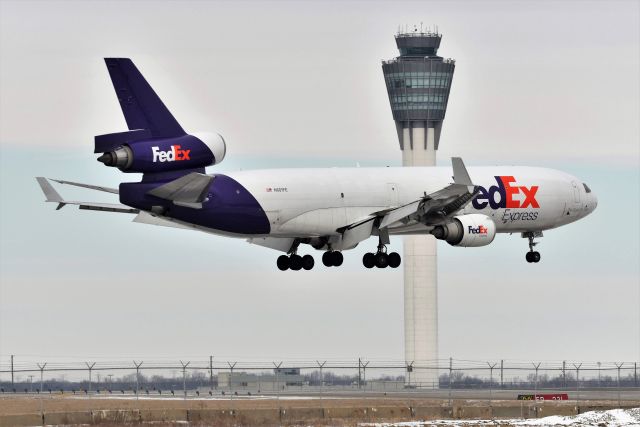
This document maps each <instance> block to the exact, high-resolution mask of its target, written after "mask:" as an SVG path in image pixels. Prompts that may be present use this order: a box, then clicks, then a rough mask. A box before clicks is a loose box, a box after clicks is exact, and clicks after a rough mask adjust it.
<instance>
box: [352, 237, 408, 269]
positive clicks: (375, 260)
mask: <svg viewBox="0 0 640 427" xmlns="http://www.w3.org/2000/svg"><path fill="white" fill-rule="evenodd" d="M401 262H402V258H400V254H398V253H397V252H391V253H390V254H388V253H387V247H386V246H385V245H384V244H383V243H382V241H381V240H380V241H379V242H378V251H377V252H376V253H375V254H374V253H371V252H367V253H366V254H364V256H363V257H362V265H364V266H365V267H366V268H373V267H378V268H386V267H391V268H398V267H399V266H400V263H401Z"/></svg>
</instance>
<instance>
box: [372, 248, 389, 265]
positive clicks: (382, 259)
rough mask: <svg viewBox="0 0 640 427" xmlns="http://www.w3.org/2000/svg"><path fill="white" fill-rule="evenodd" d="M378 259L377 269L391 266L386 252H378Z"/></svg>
mask: <svg viewBox="0 0 640 427" xmlns="http://www.w3.org/2000/svg"><path fill="white" fill-rule="evenodd" d="M375 258H376V267H378V268H386V267H387V265H389V257H388V256H387V254H385V253H384V252H378V253H377V254H376V255H375Z"/></svg>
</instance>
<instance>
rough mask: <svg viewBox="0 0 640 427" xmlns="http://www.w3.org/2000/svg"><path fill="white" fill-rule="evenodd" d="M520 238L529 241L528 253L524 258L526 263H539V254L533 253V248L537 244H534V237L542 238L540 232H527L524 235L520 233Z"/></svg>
mask: <svg viewBox="0 0 640 427" xmlns="http://www.w3.org/2000/svg"><path fill="white" fill-rule="evenodd" d="M522 237H525V238H527V239H529V252H527V254H526V256H525V259H526V260H527V262H529V263H532V262H533V263H537V262H540V252H538V251H534V250H533V248H534V247H535V246H536V245H537V244H538V243H537V242H534V239H535V238H536V237H542V232H539V231H538V232H534V231H527V232H526V233H522Z"/></svg>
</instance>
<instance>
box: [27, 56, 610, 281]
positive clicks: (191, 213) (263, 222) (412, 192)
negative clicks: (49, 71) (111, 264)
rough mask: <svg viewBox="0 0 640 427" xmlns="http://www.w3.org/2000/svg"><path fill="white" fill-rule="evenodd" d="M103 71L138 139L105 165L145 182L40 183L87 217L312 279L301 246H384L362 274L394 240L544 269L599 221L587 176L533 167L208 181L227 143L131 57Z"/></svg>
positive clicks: (396, 259)
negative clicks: (105, 215) (568, 234)
mask: <svg viewBox="0 0 640 427" xmlns="http://www.w3.org/2000/svg"><path fill="white" fill-rule="evenodd" d="M105 61H106V64H107V67H108V70H109V73H110V76H111V80H112V82H113V85H114V89H115V90H116V93H117V95H118V99H119V101H120V105H121V108H122V111H123V113H124V116H125V119H126V121H127V124H128V127H129V131H128V132H121V133H115V134H108V135H99V136H96V139H95V152H96V153H103V154H102V155H101V156H100V157H99V158H98V160H99V161H100V162H102V163H104V164H105V165H107V166H115V167H118V168H119V169H120V170H121V171H123V172H138V173H143V176H142V181H141V182H128V183H122V184H120V187H119V189H112V188H105V187H100V186H95V185H89V184H80V183H74V182H69V181H61V180H55V181H56V182H58V183H61V184H70V185H75V186H80V187H84V188H89V189H93V190H98V191H106V192H110V193H115V194H119V197H120V202H121V203H122V204H114V205H110V204H104V203H91V202H75V201H66V200H64V199H63V198H62V197H61V196H60V195H59V194H58V193H57V192H56V191H55V190H54V189H53V187H52V186H51V184H50V183H49V181H48V180H47V179H45V178H42V177H39V178H37V180H38V182H39V184H40V186H41V187H42V190H43V191H44V193H45V195H46V197H47V201H48V202H56V203H58V209H59V208H61V207H62V206H64V205H67V204H69V205H78V206H79V207H80V209H89V210H102V211H112V212H124V213H135V214H137V216H136V217H135V219H134V221H136V222H142V223H148V224H154V225H163V226H171V227H178V228H186V229H193V230H199V231H205V232H209V233H213V234H220V235H224V236H229V237H240V238H244V239H247V240H248V241H249V242H251V243H254V244H258V245H262V246H265V247H269V248H272V249H276V250H279V251H282V252H284V253H286V254H287V255H281V256H280V257H278V259H277V266H278V268H279V269H280V270H287V269H291V270H300V269H305V270H310V269H312V268H313V266H314V259H313V257H312V256H311V255H305V256H299V255H298V254H297V252H298V248H299V246H300V245H301V244H309V245H311V246H312V247H314V248H315V249H318V250H323V251H325V252H324V254H323V256H322V261H323V264H324V265H325V266H327V267H330V266H340V265H341V264H342V261H343V255H342V251H345V250H348V249H352V248H354V247H355V246H356V245H358V244H359V243H361V242H363V241H365V240H367V239H368V238H369V237H371V236H377V238H378V244H377V250H376V251H375V252H369V253H367V254H365V255H364V257H363V259H362V262H363V264H364V266H365V267H367V268H372V267H378V268H385V267H387V266H390V267H392V268H396V267H398V266H399V265H400V263H401V259H400V255H399V254H398V253H396V252H391V253H388V252H387V248H386V246H387V245H389V243H390V241H389V236H390V235H411V234H421V235H433V236H434V237H435V238H436V239H440V240H445V241H446V242H447V243H449V244H450V245H453V246H459V247H477V246H485V245H488V244H490V243H491V242H492V241H493V239H494V237H495V235H496V233H521V235H522V237H525V238H527V239H528V240H529V251H528V252H527V254H526V260H527V261H528V262H530V263H531V262H533V263H537V262H538V261H540V253H539V252H537V251H534V246H535V245H536V242H535V240H534V239H535V238H538V237H541V236H542V232H543V231H544V230H549V229H552V228H556V227H559V226H562V225H565V224H569V223H571V222H574V221H577V220H578V219H581V218H583V217H585V216H586V215H588V214H589V213H591V212H593V210H594V209H595V207H596V205H597V199H596V197H595V195H594V194H593V193H592V192H591V190H590V189H589V187H588V186H587V185H586V184H584V183H582V182H581V181H580V180H579V179H578V178H576V177H574V176H571V175H569V174H566V173H564V172H559V171H556V170H552V169H543V168H532V167H475V168H469V170H467V169H466V168H465V165H464V163H463V162H462V160H461V159H460V158H457V157H454V158H453V159H452V167H385V168H330V169H329V168H326V169H320V168H318V169H267V170H254V171H242V172H235V173H230V174H226V175H223V174H213V175H206V174H205V173H204V172H205V170H204V168H205V167H206V166H209V165H213V164H217V163H220V162H221V161H222V160H223V159H224V156H225V153H226V145H225V141H224V139H222V137H220V136H219V135H213V136H212V135H209V136H194V135H189V134H187V133H186V132H185V131H184V130H183V129H182V127H181V126H180V125H179V124H178V122H177V121H176V120H175V118H174V117H173V116H172V115H171V113H170V112H169V110H168V109H167V108H166V107H165V106H164V104H163V103H162V101H161V100H160V98H159V97H158V96H157V95H156V93H155V92H154V91H153V89H152V88H151V86H149V84H148V83H147V82H146V80H145V79H144V77H142V75H141V74H140V72H139V71H138V70H137V68H136V67H135V65H133V62H131V60H129V59H123V58H107V59H106V60H105Z"/></svg>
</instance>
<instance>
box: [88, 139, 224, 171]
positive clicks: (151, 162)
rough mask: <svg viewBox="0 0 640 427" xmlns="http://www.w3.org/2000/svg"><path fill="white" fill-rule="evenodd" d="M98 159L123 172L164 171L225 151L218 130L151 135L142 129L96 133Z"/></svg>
mask: <svg viewBox="0 0 640 427" xmlns="http://www.w3.org/2000/svg"><path fill="white" fill-rule="evenodd" d="M95 143H96V149H95V152H96V153H99V152H103V153H104V154H102V155H101V156H100V157H98V161H100V162H102V163H104V164H105V165H106V166H112V167H117V168H118V169H120V170H121V171H123V172H142V173H153V172H168V171H176V170H181V169H194V168H204V167H205V166H211V165H215V164H218V163H220V162H221V161H222V160H223V159H224V156H225V153H226V151H227V148H226V144H225V141H224V139H223V138H222V136H220V135H218V134H196V135H186V134H185V135H181V136H176V137H171V138H153V137H151V135H150V134H149V133H148V132H147V131H145V130H141V131H130V132H122V133H115V134H108V135H100V136H96V139H95Z"/></svg>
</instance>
